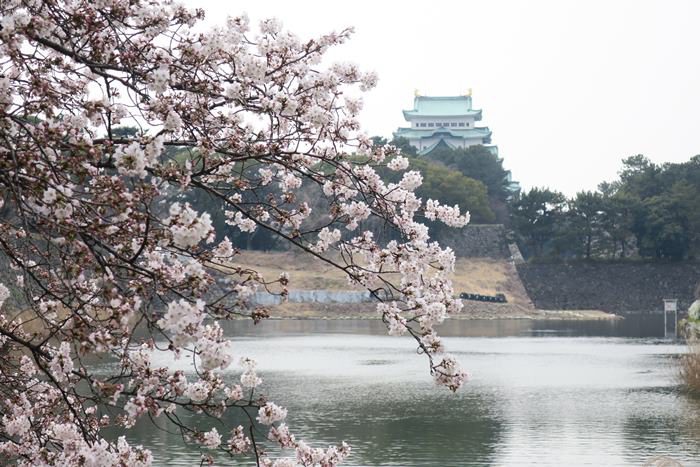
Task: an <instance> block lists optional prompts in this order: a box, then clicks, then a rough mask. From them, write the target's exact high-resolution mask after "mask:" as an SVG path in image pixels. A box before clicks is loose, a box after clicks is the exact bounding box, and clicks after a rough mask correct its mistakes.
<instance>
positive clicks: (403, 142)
mask: <svg viewBox="0 0 700 467" xmlns="http://www.w3.org/2000/svg"><path fill="white" fill-rule="evenodd" d="M391 144H393V145H394V146H396V147H397V148H399V149H400V150H401V152H402V153H403V154H404V155H407V156H417V155H418V150H417V149H416V148H415V146H411V143H409V142H408V140H407V139H406V138H404V137H403V136H399V137H398V138H394V139H392V140H391Z"/></svg>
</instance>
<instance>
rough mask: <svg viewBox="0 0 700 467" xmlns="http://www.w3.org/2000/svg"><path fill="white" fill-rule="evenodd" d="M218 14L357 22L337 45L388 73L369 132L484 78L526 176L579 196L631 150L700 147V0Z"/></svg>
mask: <svg viewBox="0 0 700 467" xmlns="http://www.w3.org/2000/svg"><path fill="white" fill-rule="evenodd" d="M186 3H187V4H189V5H192V6H198V7H202V8H204V9H205V11H206V12H207V18H208V19H207V21H208V22H216V23H221V22H223V19H224V18H225V17H226V15H238V14H240V13H242V12H247V13H248V15H249V16H250V18H251V20H253V21H255V22H257V21H258V20H260V19H263V18H268V17H276V18H279V19H280V20H282V22H283V23H284V26H285V27H286V28H287V29H290V30H292V31H293V32H295V33H296V34H298V35H300V36H301V37H302V38H311V37H314V36H316V35H319V34H322V33H324V32H329V31H332V30H340V29H342V28H344V27H346V26H354V27H355V29H356V33H355V35H354V37H353V39H352V40H351V41H350V42H349V43H347V44H345V45H343V46H341V47H339V48H337V49H336V50H335V51H334V52H332V53H331V54H330V56H331V57H332V58H333V60H334V61H350V62H355V63H357V64H359V65H360V67H361V68H362V69H364V70H368V71H369V70H374V71H376V72H377V73H378V74H379V78H380V81H379V85H378V86H377V87H376V88H375V89H374V90H372V91H371V92H369V93H368V94H366V95H365V98H364V99H365V106H364V111H363V114H362V123H363V126H364V129H365V131H366V132H367V133H368V134H369V135H381V136H384V137H388V138H390V137H391V133H392V131H394V130H395V129H396V128H397V127H399V126H402V125H404V120H403V116H402V114H401V110H402V109H409V108H412V106H413V95H414V90H415V89H418V90H419V91H420V92H421V94H424V95H459V94H464V93H465V92H466V91H467V89H468V88H473V102H474V107H475V108H482V109H483V116H484V119H483V121H482V122H481V124H482V125H486V126H489V127H490V128H491V130H492V131H493V144H496V145H498V147H499V151H500V155H501V157H503V158H504V165H505V166H506V168H507V169H509V170H511V171H512V173H513V178H514V179H515V180H518V181H520V182H521V184H522V185H523V186H524V187H525V188H530V187H533V186H548V187H550V188H553V189H557V190H560V191H564V192H565V193H567V194H573V193H575V192H576V191H578V190H583V189H594V188H595V187H596V186H597V184H598V183H599V182H601V181H603V180H612V179H613V178H615V177H616V174H617V172H618V170H619V169H620V167H621V164H620V161H621V159H622V158H624V157H627V156H630V155H634V154H639V153H642V154H645V155H646V156H647V157H649V158H650V159H652V160H653V161H655V162H666V161H668V162H682V161H687V160H688V159H689V158H690V157H691V156H693V155H695V154H698V153H700V79H699V78H700V26H699V25H700V1H693V0H689V1H681V0H666V1H662V0H659V1H641V0H636V1H621V0H607V1H599V0H585V1H583V0H581V1H564V0H558V1H556V0H552V1H544V0H538V1H533V0H528V1H524V0H522V1H519V0H510V1H508V0H480V1H473V0H470V1H464V0H463V1H447V0H442V1H435V0H423V1H419V2H418V1H401V2H398V1H397V2H382V1H372V2H370V1H366V0H353V1H342V2H339V1H330V0H325V1H317V0H313V1H302V0H297V1H290V0H286V1H285V0H254V1H253V0H243V1H236V2H229V1H214V0H206V1H199V2H195V1H193V0H187V1H186Z"/></svg>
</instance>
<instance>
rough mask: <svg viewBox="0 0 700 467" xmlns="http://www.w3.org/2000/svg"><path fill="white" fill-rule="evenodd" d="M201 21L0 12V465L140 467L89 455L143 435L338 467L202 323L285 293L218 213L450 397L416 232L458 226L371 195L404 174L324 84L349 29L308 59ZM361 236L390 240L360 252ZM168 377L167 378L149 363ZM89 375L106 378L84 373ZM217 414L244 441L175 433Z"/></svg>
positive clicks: (336, 69) (447, 297)
mask: <svg viewBox="0 0 700 467" xmlns="http://www.w3.org/2000/svg"><path fill="white" fill-rule="evenodd" d="M203 17H204V12H203V11H201V10H189V9H187V8H184V7H183V6H181V5H179V4H177V3H175V2H173V1H170V0H163V1H145V0H98V1H88V0H71V1H68V0H46V1H42V2H37V1H34V0H7V1H4V2H1V3H0V38H2V40H1V41H0V132H1V133H2V134H3V135H4V136H5V137H4V138H2V140H0V188H1V189H2V190H1V191H2V197H1V199H0V260H2V261H3V267H7V268H8V269H9V270H10V271H11V276H10V277H12V279H11V281H10V282H11V283H5V284H0V347H1V348H2V351H3V356H4V358H3V361H2V362H1V363H0V391H2V396H3V397H2V398H0V413H2V417H1V419H0V438H2V441H0V458H2V459H3V460H4V461H5V460H7V461H8V463H13V464H16V465H20V466H34V465H41V466H44V465H67V466H86V465H95V466H97V465H100V466H103V465H104V466H124V465H128V466H147V465H151V464H152V463H153V462H154V459H153V456H152V454H151V452H150V451H149V450H148V449H147V448H144V447H143V446H139V445H137V444H133V443H128V442H127V441H126V437H120V438H118V439H116V440H114V439H112V438H109V439H108V438H107V437H105V436H104V435H103V430H105V429H121V430H127V431H128V430H130V429H131V428H132V427H133V426H134V425H135V424H136V423H137V422H141V421H143V422H144V423H148V422H150V420H156V421H157V423H156V424H155V425H154V426H156V427H157V426H162V424H163V423H166V422H167V423H169V424H170V426H174V427H175V429H176V430H179V432H180V433H181V435H182V438H183V439H185V440H188V442H191V443H193V444H195V445H198V446H200V447H201V448H202V449H204V450H217V451H220V452H222V453H227V454H228V455H231V456H234V457H235V456H239V455H241V454H243V455H247V454H254V456H255V460H256V463H257V465H258V466H278V467H282V466H285V465H302V466H324V467H332V466H335V465H337V464H339V463H340V462H342V461H343V460H344V459H345V458H346V457H347V456H348V455H350V452H351V451H350V447H349V446H348V445H347V444H345V443H343V442H339V443H338V444H337V445H335V446H331V447H324V448H321V447H318V446H313V445H312V443H309V442H306V441H304V440H302V439H300V437H299V436H297V435H295V434H294V432H293V426H292V425H291V424H290V425H289V426H288V425H287V424H285V423H282V422H283V420H285V419H286V416H287V411H286V409H284V408H282V407H281V406H279V405H277V404H276V403H275V402H273V401H272V400H270V398H276V397H277V396H279V394H278V393H277V392H276V389H275V387H263V386H262V381H263V378H262V377H261V376H260V374H262V375H263V376H264V367H265V365H264V362H261V364H260V368H261V369H262V370H260V374H258V366H257V363H256V362H255V361H253V360H252V359H250V358H248V357H247V356H245V355H241V353H240V352H241V349H239V348H238V345H237V342H236V341H235V340H233V339H231V338H228V337H227V336H225V335H224V332H223V328H224V327H223V326H222V324H221V323H223V322H225V321H229V320H233V319H240V318H245V319H251V320H254V321H255V322H256V323H257V322H260V321H261V320H263V319H264V318H265V317H266V316H267V314H266V312H265V310H264V309H260V308H259V307H257V306H255V305H254V304H251V299H252V297H253V296H254V294H255V293H256V291H258V290H268V291H271V293H277V294H279V295H281V296H283V297H284V296H285V295H286V294H287V293H288V289H289V287H292V286H293V284H290V278H289V276H288V275H286V274H284V273H282V274H280V275H279V276H278V277H273V278H267V277H264V276H263V275H262V274H260V273H259V272H258V271H255V270H252V269H250V268H248V267H244V266H243V265H241V264H240V261H239V258H238V253H239V252H238V250H237V249H236V248H234V247H233V244H232V243H231V241H230V240H229V239H228V238H226V237H224V235H223V233H221V232H217V229H216V228H215V222H214V219H215V215H218V214H223V217H224V218H225V220H226V222H227V223H228V224H230V225H232V226H235V228H237V229H238V230H240V231H241V232H243V233H244V234H247V233H252V232H257V231H259V230H265V231H267V232H270V233H271V234H272V235H274V236H275V238H276V239H277V240H279V241H280V242H284V243H285V244H287V245H289V246H290V248H292V247H293V248H297V249H299V250H301V251H304V252H306V253H307V254H308V255H311V256H314V257H316V258H318V259H320V260H323V261H324V262H325V263H326V264H328V265H332V266H334V267H336V268H338V269H340V270H342V271H345V273H346V274H347V277H348V281H349V282H350V283H352V284H354V285H356V286H361V287H365V288H367V290H369V291H370V294H371V296H372V297H373V299H374V300H375V301H376V306H377V316H378V317H379V318H381V319H382V320H383V321H384V323H385V324H386V325H387V331H388V332H389V333H390V334H392V335H408V336H410V337H411V338H412V340H411V342H413V344H412V345H414V346H417V348H418V349H419V352H420V353H422V354H423V355H424V356H425V358H426V363H427V369H428V371H429V372H430V374H431V375H432V377H433V379H434V381H435V382H436V383H437V384H439V385H441V386H445V387H447V388H449V389H450V390H452V391H455V390H457V389H458V388H459V387H460V386H461V385H462V384H463V383H464V381H465V380H466V377H467V375H466V373H465V372H464V371H463V370H462V369H461V367H460V365H459V363H458V362H457V360H456V359H454V358H453V357H451V356H449V355H447V354H445V353H444V352H445V347H446V344H445V343H444V342H442V341H441V340H440V338H439V336H437V334H436V333H435V329H434V328H435V326H436V325H438V324H440V323H442V322H443V321H444V320H445V319H446V318H447V317H448V316H449V315H450V314H454V313H458V312H459V311H460V310H461V306H462V305H461V302H460V301H459V300H458V299H456V298H455V297H454V291H453V288H452V283H451V280H450V274H451V273H452V272H453V270H454V261H455V258H454V252H453V251H452V250H450V249H449V248H442V247H440V245H438V244H437V243H435V242H433V241H431V240H430V235H429V234H430V232H429V229H428V227H427V226H426V225H424V224H423V223H421V222H420V219H422V218H425V219H429V220H434V221H438V222H442V223H444V224H446V225H448V226H452V227H456V228H458V227H461V226H463V225H465V224H466V223H467V222H468V221H469V216H468V213H464V214H462V213H461V211H460V208H459V207H457V206H454V207H449V206H444V205H441V204H440V203H439V202H438V201H434V200H428V201H424V200H422V199H420V197H418V196H417V195H416V193H415V190H416V189H417V188H418V187H420V185H421V183H422V176H421V174H420V172H418V171H415V170H414V171H408V172H404V173H403V174H402V175H401V180H400V182H399V183H397V184H392V183H386V182H385V181H384V180H383V179H382V177H381V176H380V175H379V174H380V173H382V171H383V170H385V169H386V168H388V169H390V170H393V171H398V172H402V171H405V170H406V169H407V168H408V160H407V159H406V158H404V157H403V156H401V155H400V154H399V152H398V150H397V149H396V148H394V147H392V146H385V147H374V146H373V145H372V144H371V141H370V139H369V138H368V137H367V136H366V135H364V134H363V133H361V131H360V124H359V121H358V115H359V112H360V110H361V108H362V101H361V99H360V98H359V97H358V96H357V90H359V91H367V90H369V89H371V88H372V87H373V86H375V85H376V82H377V76H376V74H374V73H371V72H369V73H367V72H363V71H362V70H361V69H360V68H359V67H358V66H356V65H354V64H348V63H338V64H332V63H331V64H328V65H325V64H324V63H325V61H324V58H325V54H326V52H327V51H328V49H329V48H331V47H335V46H337V45H340V44H342V43H344V42H345V41H346V40H348V39H349V37H350V36H351V34H352V29H346V30H342V31H339V32H330V33H328V34H326V35H323V36H321V37H316V38H312V39H309V38H301V37H298V36H296V35H294V34H293V33H291V32H288V31H286V30H285V29H284V27H283V25H282V23H280V22H279V21H277V20H274V19H270V20H265V21H263V22H262V23H261V24H259V25H252V24H251V23H250V20H249V19H248V18H247V17H246V16H245V15H243V16H240V17H231V18H226V19H222V20H221V21H220V24H219V25H218V26H214V27H211V28H207V27H205V26H203V24H202V22H201V21H202V19H203ZM309 193H312V194H314V196H308V194H309ZM316 194H317V196H316ZM312 198H317V199H312ZM195 199H207V200H208V203H209V204H208V205H207V206H206V207H203V205H202V204H201V203H200V204H197V203H196V202H195V201H193V200H195ZM380 222H381V223H382V225H383V227H382V228H383V229H386V230H391V232H392V238H394V240H391V241H389V242H386V243H382V242H380V241H378V240H377V238H376V236H375V235H374V233H373V231H372V225H375V226H376V225H377V224H378V223H380ZM373 223H374V224H373ZM15 277H16V280H15V279H14V278H15ZM234 323H235V322H234ZM156 356H158V357H163V358H155V357H156ZM171 360H177V361H178V365H180V364H182V365H184V366H185V368H187V370H183V369H182V367H181V366H176V368H173V367H170V366H168V365H162V366H161V365H160V364H157V363H155V362H159V361H171ZM236 361H238V363H239V364H238V365H234V364H233V363H234V362H236ZM101 363H105V368H110V370H109V371H106V372H105V371H102V372H96V371H95V365H98V364H101ZM224 372H233V374H234V375H235V377H236V381H239V382H240V384H237V383H234V384H233V385H232V384H231V382H230V380H228V382H226V381H227V380H225V378H224ZM426 377H427V376H426ZM263 389H264V391H265V392H264V393H263V392H262V391H263ZM107 408H109V410H108V409H107ZM228 412H236V413H239V414H243V415H245V414H247V415H248V419H249V423H246V424H242V425H239V426H236V427H222V426H221V425H220V424H219V423H220V422H219V421H217V424H216V428H215V427H214V423H210V424H207V423H202V424H201V426H199V425H198V426H191V425H190V424H189V423H188V422H185V421H184V420H188V419H189V417H186V416H184V415H186V414H188V413H197V414H201V415H202V417H204V418H205V419H206V420H207V421H212V422H213V421H214V420H217V419H219V418H220V417H221V416H222V415H223V414H224V413H228ZM262 425H264V426H262ZM255 433H258V434H261V435H260V436H255ZM285 450H287V451H285ZM285 456H286V457H285ZM289 456H292V457H289Z"/></svg>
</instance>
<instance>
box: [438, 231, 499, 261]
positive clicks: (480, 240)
mask: <svg viewBox="0 0 700 467" xmlns="http://www.w3.org/2000/svg"><path fill="white" fill-rule="evenodd" d="M440 244H441V245H442V246H449V247H450V248H452V249H453V250H454V251H455V254H456V255H457V256H458V257H466V258H493V259H507V258H510V252H509V251H508V242H507V241H506V230H505V228H504V227H503V225H502V224H469V225H467V226H466V227H465V228H463V229H459V230H456V231H455V233H454V235H445V236H444V238H441V239H440Z"/></svg>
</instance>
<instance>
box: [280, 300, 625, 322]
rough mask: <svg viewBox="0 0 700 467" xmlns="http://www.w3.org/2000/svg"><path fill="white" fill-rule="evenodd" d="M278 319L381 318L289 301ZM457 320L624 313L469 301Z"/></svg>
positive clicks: (607, 317)
mask: <svg viewBox="0 0 700 467" xmlns="http://www.w3.org/2000/svg"><path fill="white" fill-rule="evenodd" d="M269 312H270V317H269V318H267V319H274V320H292V319H299V320H311V319H321V320H349V319H356V320H380V319H381V317H380V316H379V315H377V313H376V312H375V311H374V307H373V306H372V304H370V303H285V304H282V305H277V306H274V307H270V309H269ZM448 319H456V320H555V321H557V320H558V321H563V320H569V321H571V320H574V321H614V320H619V319H624V316H621V315H617V314H614V313H608V312H604V311H600V310H536V309H534V308H529V307H523V306H519V305H514V304H508V303H484V302H476V303H475V302H469V303H468V304H467V303H465V307H464V311H462V312H461V313H459V314H452V315H449V317H448Z"/></svg>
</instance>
